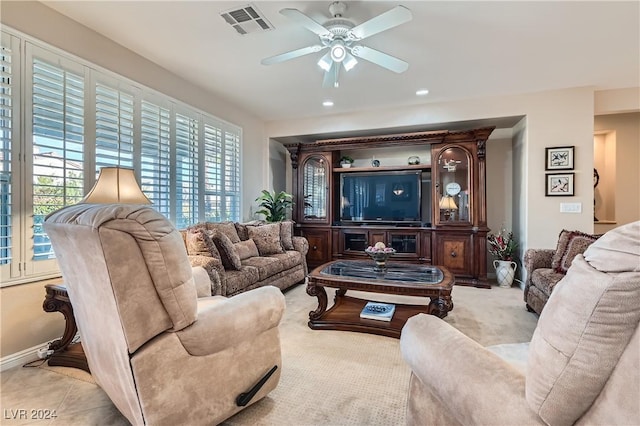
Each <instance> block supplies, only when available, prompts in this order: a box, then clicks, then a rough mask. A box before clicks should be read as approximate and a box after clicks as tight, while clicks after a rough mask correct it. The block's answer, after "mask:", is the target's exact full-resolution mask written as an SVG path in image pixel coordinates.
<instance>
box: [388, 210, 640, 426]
mask: <svg viewBox="0 0 640 426" xmlns="http://www.w3.org/2000/svg"><path fill="white" fill-rule="evenodd" d="M638 306H640V222H635V223H633V224H629V225H624V226H621V227H619V228H616V229H614V230H611V231H609V232H607V233H606V234H604V235H603V236H602V237H601V238H599V239H598V240H597V241H596V242H594V243H593V244H591V245H590V246H589V247H588V248H587V249H586V250H585V252H584V254H578V255H576V256H575V258H574V259H573V260H572V264H571V266H570V268H569V270H568V272H567V273H566V275H564V277H563V278H562V279H561V280H560V281H559V282H558V283H557V285H556V286H555V289H554V291H553V292H552V294H551V296H550V297H549V300H548V301H547V304H546V307H545V308H544V310H543V311H542V313H541V314H540V318H539V320H538V324H537V326H536V329H535V331H534V333H533V337H532V339H531V342H530V344H529V349H528V352H527V353H526V358H527V359H526V366H525V369H524V372H522V371H519V370H518V369H517V368H514V367H513V366H512V364H510V363H508V362H507V361H506V360H505V359H503V358H501V357H499V356H498V355H497V354H496V353H495V352H493V351H490V350H488V349H487V348H484V347H482V346H481V345H479V344H478V343H476V342H474V341H473V340H471V339H470V338H468V337H467V336H465V335H464V334H462V333H461V332H459V331H458V330H456V329H455V328H453V327H452V326H451V325H449V324H448V323H446V322H444V321H441V320H440V319H439V318H437V317H434V316H433V315H424V314H420V315H416V316H414V317H412V318H410V319H409V320H408V321H407V323H406V325H405V326H404V328H403V330H402V336H401V339H400V347H401V351H402V355H403V358H404V359H405V361H406V362H407V363H408V365H409V367H410V369H411V378H410V383H409V389H408V407H407V424H409V425H573V424H575V425H638V424H640V309H638Z"/></svg>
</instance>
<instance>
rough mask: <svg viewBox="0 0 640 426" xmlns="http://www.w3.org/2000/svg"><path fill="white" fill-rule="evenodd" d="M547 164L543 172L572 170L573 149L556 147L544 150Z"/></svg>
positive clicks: (570, 147)
mask: <svg viewBox="0 0 640 426" xmlns="http://www.w3.org/2000/svg"><path fill="white" fill-rule="evenodd" d="M545 153H546V156H545V157H546V159H547V164H546V167H545V170H573V147H572V146H556V147H552V148H545Z"/></svg>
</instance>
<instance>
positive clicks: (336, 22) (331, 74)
mask: <svg viewBox="0 0 640 426" xmlns="http://www.w3.org/2000/svg"><path fill="white" fill-rule="evenodd" d="M346 10H347V5H346V4H344V3H342V2H339V1H336V2H333V3H331V5H329V12H330V13H331V15H332V16H333V18H331V19H329V20H328V21H327V22H325V24H324V25H321V24H320V23H318V22H316V21H315V20H314V19H312V18H310V17H309V16H307V15H305V14H304V13H302V12H300V11H299V10H297V9H282V10H281V11H280V13H281V14H282V15H284V16H286V17H287V18H289V19H291V20H293V21H296V22H297V23H299V24H300V25H302V26H303V27H305V28H306V29H307V30H309V31H311V32H313V33H315V34H316V35H317V36H318V37H319V38H320V44H317V45H314V46H308V47H303V48H301V49H296V50H292V51H290V52H285V53H281V54H279V55H275V56H271V57H269V58H265V59H263V60H262V64H263V65H272V64H276V63H279V62H284V61H288V60H290V59H295V58H298V57H300V56H304V55H309V54H312V53H317V52H320V51H322V50H324V49H329V52H327V53H326V54H325V55H324V56H322V57H321V58H320V60H319V61H318V66H319V67H320V68H321V69H322V70H324V72H325V75H324V79H323V82H322V86H323V87H338V77H339V72H340V65H341V64H342V66H343V67H344V69H345V71H349V70H351V69H353V67H355V66H356V65H357V64H358V60H357V59H356V58H361V59H364V60H366V61H368V62H371V63H374V64H376V65H379V66H381V67H383V68H386V69H388V70H390V71H393V72H396V73H402V72H404V71H406V70H407V69H408V68H409V64H408V63H406V62H405V61H403V60H401V59H398V58H396V57H394V56H391V55H389V54H386V53H384V52H380V51H378V50H375V49H372V48H370V47H366V46H363V45H360V44H355V43H357V42H360V41H361V40H363V39H365V38H367V37H371V36H372V35H374V34H378V33H380V32H382V31H386V30H388V29H390V28H393V27H396V26H398V25H401V24H404V23H405V22H409V21H410V20H411V19H412V14H411V11H410V10H409V9H407V8H406V7H404V6H396V7H394V8H393V9H391V10H389V11H387V12H385V13H382V14H381V15H378V16H376V17H374V18H372V19H369V20H368V21H365V22H363V23H362V24H359V25H355V24H354V23H353V22H351V21H350V20H348V19H346V18H343V15H344V13H345V12H346Z"/></svg>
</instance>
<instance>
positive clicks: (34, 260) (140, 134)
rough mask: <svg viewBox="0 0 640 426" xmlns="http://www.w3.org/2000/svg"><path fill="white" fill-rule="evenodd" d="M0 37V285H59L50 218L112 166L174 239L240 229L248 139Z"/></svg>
mask: <svg viewBox="0 0 640 426" xmlns="http://www.w3.org/2000/svg"><path fill="white" fill-rule="evenodd" d="M0 33H1V34H2V43H1V44H0V47H1V50H0V137H1V139H0V286H4V285H12V284H17V283H24V282H29V281H32V280H34V279H44V278H48V277H55V276H59V270H58V267H57V263H56V260H55V255H54V253H53V251H52V249H51V245H50V242H49V239H48V237H47V235H46V233H45V232H44V229H43V221H44V218H45V217H46V215H47V214H49V213H50V212H52V211H55V210H58V209H60V208H62V207H64V206H67V205H70V204H75V203H77V202H79V201H80V200H81V199H82V197H83V196H84V194H85V193H86V191H88V190H89V189H90V188H91V186H92V184H93V183H94V180H95V178H96V177H97V173H96V172H97V171H98V170H99V169H100V168H101V167H104V166H121V167H130V168H133V169H134V170H135V173H136V176H137V179H138V183H139V184H140V186H141V188H142V190H143V191H144V192H145V194H146V195H147V197H148V198H149V199H150V200H151V201H152V203H153V205H152V207H153V208H155V209H156V210H158V211H159V212H160V213H161V214H163V215H165V216H166V217H168V218H169V219H170V220H171V221H172V222H173V223H174V224H175V226H176V227H177V228H186V227H187V226H189V225H192V224H195V223H197V222H199V221H203V220H240V199H241V197H240V190H239V188H240V150H241V139H242V133H241V128H239V127H237V126H234V125H232V124H230V123H225V122H223V121H222V120H219V119H217V118H216V117H213V116H210V115H208V114H206V113H205V112H203V111H199V110H197V109H195V108H191V107H189V106H188V105H185V104H183V103H181V102H179V101H177V100H175V99H172V98H170V97H168V96H166V95H163V94H162V93H159V92H155V91H154V90H152V89H149V88H146V87H144V86H142V85H140V84H138V83H136V82H133V81H131V80H128V79H126V78H125V77H122V76H119V75H116V74H114V73H111V72H109V71H107V70H101V69H100V67H98V66H96V65H94V64H90V63H88V62H86V61H83V60H82V59H80V58H77V57H73V56H71V55H69V54H67V53H65V52H62V51H60V50H59V49H56V48H53V47H51V46H46V45H44V44H43V43H41V42H39V41H37V40H34V39H32V38H31V37H29V36H25V35H23V34H18V33H16V34H14V33H13V31H12V30H11V29H7V28H5V27H3V29H2V31H0ZM23 114H24V115H23ZM17 123H24V125H20V126H18V125H17ZM207 125H208V127H207ZM205 132H206V133H207V135H205ZM234 168H235V170H234Z"/></svg>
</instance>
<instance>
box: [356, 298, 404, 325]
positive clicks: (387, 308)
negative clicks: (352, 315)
mask: <svg viewBox="0 0 640 426" xmlns="http://www.w3.org/2000/svg"><path fill="white" fill-rule="evenodd" d="M395 310H396V305H394V304H392V303H380V302H367V304H366V305H365V306H364V308H362V311H361V312H360V318H365V319H373V320H379V321H391V318H393V313H394V312H395Z"/></svg>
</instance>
